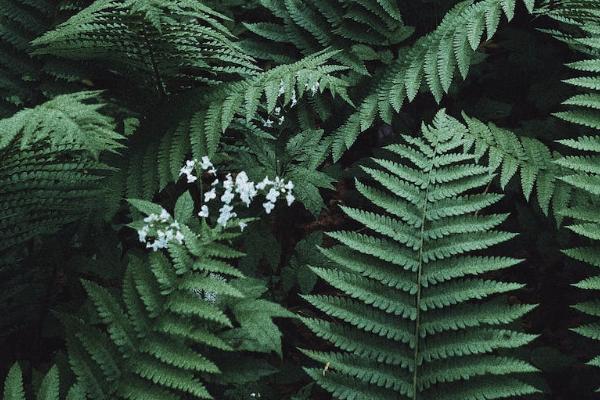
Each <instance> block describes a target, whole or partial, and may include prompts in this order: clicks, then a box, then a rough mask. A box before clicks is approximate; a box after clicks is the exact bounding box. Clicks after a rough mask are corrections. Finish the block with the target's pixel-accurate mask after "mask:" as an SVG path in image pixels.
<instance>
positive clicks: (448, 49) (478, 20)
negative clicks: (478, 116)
mask: <svg viewBox="0 0 600 400" xmlns="http://www.w3.org/2000/svg"><path fill="white" fill-rule="evenodd" d="M516 3H517V2H516V0H509V1H506V0H482V1H478V2H475V1H473V0H467V1H463V2H460V3H459V4H457V5H456V6H454V8H452V9H451V10H450V11H449V12H448V13H447V14H446V15H445V16H444V19H443V20H442V21H441V23H440V24H439V26H438V27H437V28H436V29H435V30H434V31H433V32H430V33H429V34H427V35H425V36H422V37H421V38H419V39H418V40H417V41H416V42H415V43H414V44H413V45H412V46H411V47H410V48H409V49H408V50H407V51H405V52H403V53H401V54H400V56H399V57H398V59H397V60H396V61H395V62H394V63H393V64H392V65H390V66H389V67H388V68H387V69H386V71H385V73H384V74H383V76H382V78H381V79H380V81H379V83H378V84H377V85H376V87H375V88H374V90H373V91H372V92H371V93H370V94H369V95H368V96H366V97H365V98H364V100H363V101H362V103H361V104H360V105H359V106H358V111H357V112H355V113H353V114H352V115H351V116H350V117H349V119H348V121H347V122H346V124H344V125H343V126H341V127H340V128H339V129H338V130H337V131H336V132H335V133H334V141H333V148H332V151H333V152H332V154H333V158H334V160H338V159H339V158H340V157H341V155H342V154H343V153H344V151H345V150H346V149H349V148H350V146H351V145H352V144H353V143H354V142H355V141H356V139H357V137H358V135H359V134H360V133H361V132H363V131H365V130H367V129H368V128H370V127H371V126H372V125H373V123H374V121H375V119H376V118H377V117H378V116H379V117H381V119H382V120H383V121H384V122H386V123H390V121H391V118H392V115H393V112H394V111H395V112H398V111H399V110H400V108H401V107H402V105H403V103H404V101H405V100H406V99H408V101H412V100H414V98H415V97H416V95H417V93H419V91H420V89H421V87H422V86H423V82H426V90H427V91H429V92H430V93H431V94H432V95H433V96H434V98H435V100H436V101H437V102H438V103H439V102H440V101H441V99H442V96H443V95H444V94H445V93H447V92H448V90H449V88H450V85H451V84H452V82H453V80H454V76H455V75H457V74H460V75H461V77H462V78H463V79H465V78H466V76H467V73H468V71H469V66H470V64H471V62H472V60H473V56H474V54H475V52H476V51H477V49H478V48H479V46H480V45H481V44H482V43H483V42H484V41H488V40H490V39H491V38H492V36H493V35H494V34H495V33H496V31H497V29H498V26H499V24H500V20H501V17H502V16H505V18H506V20H508V21H511V20H512V18H513V16H514V12H515V6H516ZM524 3H525V5H526V6H527V9H528V11H530V12H531V11H532V10H533V3H532V2H531V1H525V2H524Z"/></svg>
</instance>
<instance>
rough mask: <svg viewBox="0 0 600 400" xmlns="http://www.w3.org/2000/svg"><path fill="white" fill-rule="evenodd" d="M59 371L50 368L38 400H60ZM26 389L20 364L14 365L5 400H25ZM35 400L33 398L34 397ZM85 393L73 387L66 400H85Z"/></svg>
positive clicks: (7, 379) (7, 382)
mask: <svg viewBox="0 0 600 400" xmlns="http://www.w3.org/2000/svg"><path fill="white" fill-rule="evenodd" d="M59 395H60V388H59V378H58V369H57V368H56V366H54V367H52V368H50V370H49V371H48V373H47V374H46V376H45V377H44V379H43V380H42V382H41V384H40V387H39V389H38V391H37V394H36V396H35V399H36V400H59V399H60V397H59ZM26 398H27V397H25V389H24V387H23V375H22V372H21V368H20V367H19V364H16V363H15V364H14V365H13V366H12V367H11V369H10V371H9V372H8V376H7V377H6V381H5V382H4V397H3V399H4V400H25V399H26ZM32 398H33V397H32ZM85 398H86V395H85V392H84V391H83V390H82V389H81V387H80V386H78V385H74V386H72V387H71V388H70V389H69V391H68V393H67V395H66V397H64V399H65V400H85Z"/></svg>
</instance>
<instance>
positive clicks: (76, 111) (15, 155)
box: [0, 92, 122, 251]
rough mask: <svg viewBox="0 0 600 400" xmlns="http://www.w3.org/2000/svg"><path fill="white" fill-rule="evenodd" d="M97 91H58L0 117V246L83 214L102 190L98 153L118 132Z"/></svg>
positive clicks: (114, 146)
mask: <svg viewBox="0 0 600 400" xmlns="http://www.w3.org/2000/svg"><path fill="white" fill-rule="evenodd" d="M101 107H102V103H99V99H98V93H95V92H80V93H75V94H72V95H64V96H58V97H56V98H55V99H53V100H50V101H48V102H46V103H44V104H42V105H40V106H38V107H36V108H33V109H28V110H23V111H20V112H18V113H16V114H15V115H14V116H12V117H11V118H7V119H4V120H0V132H1V136H0V159H2V164H1V165H0V212H1V213H2V218H1V219H0V251H3V250H6V249H8V248H10V247H12V246H15V245H16V244H20V243H23V242H24V241H26V240H28V239H30V238H32V237H34V236H37V235H40V234H48V233H53V232H57V231H58V230H59V229H60V228H61V227H62V226H63V225H65V224H67V223H70V222H73V221H76V220H78V219H81V218H83V217H84V216H86V215H88V214H89V213H90V209H93V208H94V202H93V201H92V200H94V199H96V198H97V197H98V196H101V195H102V187H101V186H100V180H101V179H102V174H103V171H106V170H107V168H108V166H106V165H105V164H103V163H102V162H100V161H98V160H97V158H98V155H99V154H100V153H101V152H103V151H104V152H105V151H111V152H114V151H116V150H118V149H119V148H120V147H121V146H122V145H121V144H120V143H119V140H120V139H121V136H120V135H119V134H118V133H116V132H115V131H114V129H115V126H114V125H115V124H114V122H113V120H112V118H110V117H108V116H105V115H103V114H101V113H100V111H99V109H100V108H101Z"/></svg>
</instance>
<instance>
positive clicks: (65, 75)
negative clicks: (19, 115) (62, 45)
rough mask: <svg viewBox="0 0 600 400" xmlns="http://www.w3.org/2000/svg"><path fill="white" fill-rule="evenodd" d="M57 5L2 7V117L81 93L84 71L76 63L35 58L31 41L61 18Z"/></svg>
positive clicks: (32, 0)
mask: <svg viewBox="0 0 600 400" xmlns="http://www.w3.org/2000/svg"><path fill="white" fill-rule="evenodd" d="M54 3H57V2H47V1H44V0H15V1H2V2H1V3H0V77H1V78H0V117H6V116H9V115H11V114H12V113H14V112H15V111H17V110H19V109H20V108H22V107H32V106H35V105H37V104H39V103H41V102H43V101H44V100H45V99H47V98H50V97H53V96H55V95H56V94H61V93H66V92H72V91H76V90H81V89H82V87H81V85H79V83H78V82H79V81H80V80H81V77H82V76H84V73H83V70H82V69H81V68H80V67H79V66H77V65H73V64H72V63H65V62H61V61H58V60H55V59H52V58H47V59H40V58H38V57H33V56H32V55H31V46H30V41H31V40H33V39H35V38H36V37H37V36H39V35H41V34H42V33H44V32H45V31H47V30H48V29H49V28H50V27H51V23H52V21H53V20H54V18H60V17H62V15H63V14H64V13H63V12H61V10H60V9H59V8H61V7H59V5H58V4H54Z"/></svg>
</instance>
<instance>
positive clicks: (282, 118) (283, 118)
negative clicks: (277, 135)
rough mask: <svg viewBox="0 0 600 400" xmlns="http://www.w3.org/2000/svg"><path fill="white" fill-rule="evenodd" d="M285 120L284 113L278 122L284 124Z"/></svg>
mask: <svg viewBox="0 0 600 400" xmlns="http://www.w3.org/2000/svg"><path fill="white" fill-rule="evenodd" d="M283 121H285V117H284V116H283V115H282V116H281V117H279V119H278V120H277V124H279V125H281V124H283Z"/></svg>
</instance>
